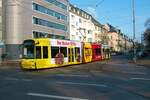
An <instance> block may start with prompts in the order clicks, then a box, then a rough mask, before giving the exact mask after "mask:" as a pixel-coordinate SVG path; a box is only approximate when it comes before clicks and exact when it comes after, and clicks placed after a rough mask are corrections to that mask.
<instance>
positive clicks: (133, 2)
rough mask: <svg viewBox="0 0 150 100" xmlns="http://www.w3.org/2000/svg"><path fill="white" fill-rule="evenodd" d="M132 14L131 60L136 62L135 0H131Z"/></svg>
mask: <svg viewBox="0 0 150 100" xmlns="http://www.w3.org/2000/svg"><path fill="white" fill-rule="evenodd" d="M132 14H133V16H132V17H133V49H134V54H133V60H134V62H135V63H136V44H135V0H132Z"/></svg>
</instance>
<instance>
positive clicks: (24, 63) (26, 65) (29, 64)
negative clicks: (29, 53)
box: [21, 60, 35, 69]
mask: <svg viewBox="0 0 150 100" xmlns="http://www.w3.org/2000/svg"><path fill="white" fill-rule="evenodd" d="M21 67H22V68H23V69H35V61H33V60H21Z"/></svg>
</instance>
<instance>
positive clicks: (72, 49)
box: [68, 48, 75, 64]
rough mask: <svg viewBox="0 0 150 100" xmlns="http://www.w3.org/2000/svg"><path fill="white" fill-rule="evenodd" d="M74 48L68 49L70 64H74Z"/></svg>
mask: <svg viewBox="0 0 150 100" xmlns="http://www.w3.org/2000/svg"><path fill="white" fill-rule="evenodd" d="M74 54H75V53H74V48H68V62H69V64H71V63H73V62H74Z"/></svg>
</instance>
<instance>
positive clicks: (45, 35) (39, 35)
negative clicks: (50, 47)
mask: <svg viewBox="0 0 150 100" xmlns="http://www.w3.org/2000/svg"><path fill="white" fill-rule="evenodd" d="M33 38H52V39H65V36H60V35H54V33H53V34H48V33H44V32H37V31H33Z"/></svg>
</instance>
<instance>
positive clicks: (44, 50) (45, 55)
mask: <svg viewBox="0 0 150 100" xmlns="http://www.w3.org/2000/svg"><path fill="white" fill-rule="evenodd" d="M43 58H48V47H47V46H43Z"/></svg>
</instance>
